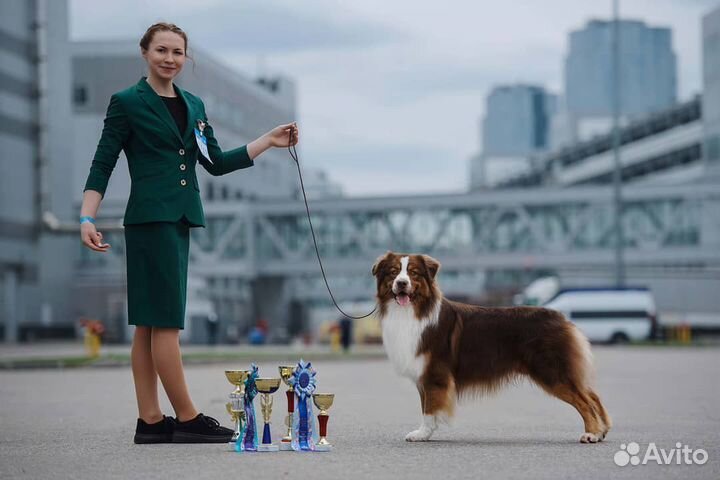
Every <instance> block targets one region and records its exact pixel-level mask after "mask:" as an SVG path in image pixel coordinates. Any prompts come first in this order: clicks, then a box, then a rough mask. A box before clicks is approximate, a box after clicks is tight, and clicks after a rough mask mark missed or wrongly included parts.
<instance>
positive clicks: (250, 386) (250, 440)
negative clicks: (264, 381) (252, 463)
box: [235, 363, 259, 452]
mask: <svg viewBox="0 0 720 480" xmlns="http://www.w3.org/2000/svg"><path fill="white" fill-rule="evenodd" d="M258 376H259V373H258V366H257V365H255V364H254V363H253V364H251V365H250V373H249V374H248V377H247V380H245V399H244V400H245V401H244V402H243V403H244V408H245V425H244V426H243V430H242V434H241V435H240V436H239V437H238V439H237V442H236V445H235V450H236V451H238V452H240V451H243V452H257V447H258V433H257V420H256V417H255V404H254V402H253V400H254V399H255V397H256V396H257V394H258V390H257V386H256V385H255V380H256V379H257V378H258Z"/></svg>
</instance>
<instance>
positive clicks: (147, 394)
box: [130, 327, 163, 423]
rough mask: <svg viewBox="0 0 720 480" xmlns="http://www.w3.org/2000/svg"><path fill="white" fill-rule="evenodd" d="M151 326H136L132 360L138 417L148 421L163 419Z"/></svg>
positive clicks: (154, 421)
mask: <svg viewBox="0 0 720 480" xmlns="http://www.w3.org/2000/svg"><path fill="white" fill-rule="evenodd" d="M151 331H152V329H151V327H135V335H134V336H133V343H132V350H131V351H130V362H131V364H132V373H133V381H134V382H135V396H136V398H137V405H138V417H140V418H142V419H143V420H144V421H145V422H147V423H156V422H159V421H160V420H162V418H163V415H162V411H161V410H160V402H159V401H158V393H157V372H156V371H155V364H154V363H153V358H152V352H151V349H150V345H151V343H150V339H151Z"/></svg>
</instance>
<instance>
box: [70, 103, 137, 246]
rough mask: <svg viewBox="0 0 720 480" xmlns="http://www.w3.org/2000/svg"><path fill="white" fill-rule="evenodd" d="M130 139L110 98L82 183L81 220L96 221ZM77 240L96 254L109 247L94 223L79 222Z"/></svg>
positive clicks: (119, 108) (123, 119) (120, 110)
mask: <svg viewBox="0 0 720 480" xmlns="http://www.w3.org/2000/svg"><path fill="white" fill-rule="evenodd" d="M129 136H130V122H128V118H127V115H125V110H124V109H123V107H122V105H121V104H120V99H119V98H118V96H117V95H113V96H111V97H110V104H109V105H108V108H107V113H106V115H105V124H104V126H103V131H102V135H101V136H100V141H99V142H98V146H97V149H96V150H95V156H94V157H93V161H92V165H91V166H90V173H89V174H88V178H87V181H86V182H85V188H84V192H83V202H82V207H80V217H90V218H91V219H92V220H93V221H94V220H95V217H96V215H97V211H98V208H100V202H101V201H102V198H103V195H105V189H106V188H107V184H108V181H109V180H110V174H112V171H113V169H114V168H115V164H116V163H117V159H118V156H119V155H120V150H122V148H123V146H124V145H125V143H126V142H127V140H128V137H129ZM80 239H81V240H82V243H83V245H85V246H86V247H88V248H89V249H91V250H95V251H96V252H106V251H107V249H108V248H109V247H110V245H109V244H107V243H103V236H102V233H100V232H98V231H97V230H96V229H95V224H94V223H92V222H89V221H82V223H81V224H80Z"/></svg>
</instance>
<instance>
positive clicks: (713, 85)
mask: <svg viewBox="0 0 720 480" xmlns="http://www.w3.org/2000/svg"><path fill="white" fill-rule="evenodd" d="M702 42H703V106H702V108H703V130H704V132H703V134H704V142H703V156H704V158H705V164H706V168H707V173H708V174H710V175H713V176H715V175H717V176H720V7H717V8H715V9H714V10H712V11H711V12H709V13H708V14H707V15H705V16H704V17H703V19H702Z"/></svg>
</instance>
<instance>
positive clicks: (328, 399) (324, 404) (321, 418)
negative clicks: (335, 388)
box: [313, 393, 335, 452]
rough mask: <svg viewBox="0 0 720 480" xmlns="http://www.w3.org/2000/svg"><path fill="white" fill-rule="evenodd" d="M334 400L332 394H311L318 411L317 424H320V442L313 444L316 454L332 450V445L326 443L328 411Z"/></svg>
mask: <svg viewBox="0 0 720 480" xmlns="http://www.w3.org/2000/svg"><path fill="white" fill-rule="evenodd" d="M334 399H335V394H334V393H313V403H315V406H316V407H317V408H319V409H320V413H318V423H319V424H320V440H319V441H318V442H317V443H316V444H315V451H317V452H329V451H330V450H332V445H330V442H328V441H327V438H326V437H327V424H328V419H329V418H330V416H329V415H328V412H327V411H328V410H329V409H330V407H331V406H332V404H333V400H334Z"/></svg>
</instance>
